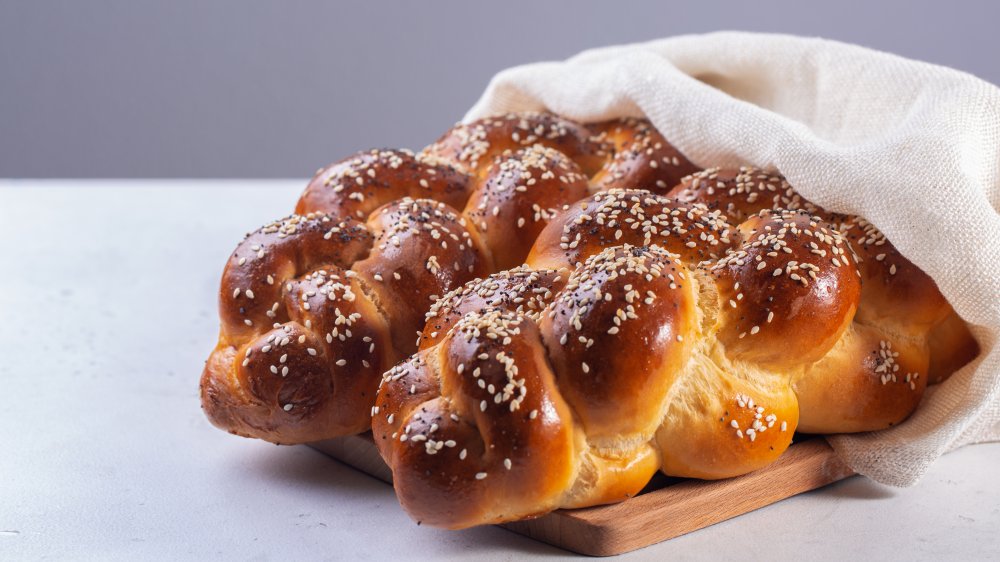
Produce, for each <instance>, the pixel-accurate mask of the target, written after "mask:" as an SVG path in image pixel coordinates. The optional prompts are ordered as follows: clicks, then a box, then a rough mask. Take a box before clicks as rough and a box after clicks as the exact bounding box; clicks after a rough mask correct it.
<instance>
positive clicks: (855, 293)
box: [711, 211, 861, 368]
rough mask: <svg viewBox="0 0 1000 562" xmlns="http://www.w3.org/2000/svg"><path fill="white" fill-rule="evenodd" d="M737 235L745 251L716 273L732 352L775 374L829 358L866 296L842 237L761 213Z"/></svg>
mask: <svg viewBox="0 0 1000 562" xmlns="http://www.w3.org/2000/svg"><path fill="white" fill-rule="evenodd" d="M738 232H739V237H740V238H741V243H740V245H739V247H738V248H735V249H734V251H733V252H732V253H730V254H729V255H727V256H726V257H725V258H723V259H721V260H719V262H718V263H716V264H715V265H714V266H712V268H711V271H712V274H713V276H714V277H715V282H716V285H717V287H718V293H719V301H720V302H721V303H723V304H722V307H721V311H720V314H719V316H720V329H719V332H718V338H719V341H720V342H721V343H722V344H724V345H725V347H726V352H727V353H728V354H729V355H730V357H731V358H734V359H735V358H739V359H741V360H744V361H752V362H754V363H760V364H764V365H768V366H771V367H774V368H781V367H785V366H787V365H790V364H800V363H802V362H809V363H811V362H813V361H816V360H818V359H819V358H820V357H823V356H824V355H826V353H827V352H828V351H829V350H830V348H831V347H832V346H833V344H834V343H835V342H836V341H837V340H838V339H839V338H840V336H841V335H842V334H843V333H844V330H846V329H847V326H848V325H849V324H850V323H851V321H852V319H853V318H854V313H855V311H856V310H857V307H858V301H859V298H860V292H861V283H860V282H859V280H858V270H857V268H856V267H855V264H854V260H853V258H852V257H851V256H850V252H849V248H848V247H847V243H846V242H845V241H844V240H843V238H842V237H841V236H840V233H838V232H837V231H836V230H833V229H832V228H830V226H829V225H827V224H826V223H825V222H823V221H821V220H820V219H819V218H818V217H812V216H810V215H808V214H807V213H805V212H803V211H775V212H772V211H762V212H761V213H760V214H758V215H754V216H752V217H749V218H748V219H747V220H746V221H745V222H743V223H742V224H741V225H740V226H739V229H738ZM789 349H794V350H796V351H795V353H794V354H791V353H789Z"/></svg>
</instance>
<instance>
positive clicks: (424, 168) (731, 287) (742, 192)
mask: <svg viewBox="0 0 1000 562" xmlns="http://www.w3.org/2000/svg"><path fill="white" fill-rule="evenodd" d="M636 188H642V189H636ZM296 212H297V213H298V214H297V215H293V216H292V217H289V218H287V219H284V220H282V221H279V222H277V223H275V224H272V225H268V226H266V227H264V228H262V229H261V230H260V231H257V232H256V233H254V234H251V235H249V236H248V238H246V239H245V240H244V241H243V242H242V243H241V244H240V245H239V246H238V247H237V249H236V251H235V252H234V254H233V256H232V257H231V258H230V262H229V264H228V265H227V267H226V271H225V273H224V275H223V282H222V286H221V289H220V309H221V311H220V316H221V319H222V328H221V330H220V337H219V343H218V345H217V347H216V349H215V351H214V352H213V353H212V355H211V356H210V358H209V361H208V362H207V364H206V368H205V371H204V373H203V376H202V399H203V406H204V409H205V411H206V413H207V414H208V416H209V418H210V419H211V420H212V421H213V423H215V424H216V425H218V426H220V427H222V428H224V429H227V430H229V431H231V432H233V433H237V434H240V435H245V436H251V437H259V438H263V439H267V440H270V441H273V442H278V443H299V442H308V441H314V440H319V439H326V438H331V437H336V436H338V435H345V434H351V433H357V432H361V431H364V430H366V429H368V428H369V427H371V429H372V430H373V434H374V437H375V441H376V443H377V445H378V447H379V450H380V452H381V453H382V455H383V457H384V458H385V460H386V462H387V463H388V464H389V466H390V468H391V469H392V470H393V474H394V479H395V483H396V489H397V492H398V493H399V496H400V499H401V501H402V502H403V505H404V507H406V509H407V510H408V511H409V512H410V513H411V514H413V515H414V517H416V518H417V519H418V520H422V521H424V522H427V523H431V524H434V525H438V526H444V527H465V526H469V525H475V524H482V523H489V522H499V521H508V520H512V519H517V518H521V517H528V516H532V515H538V514H542V513H545V512H547V511H550V510H552V509H556V508H558V507H580V506H588V505H595V504H599V503H606V502H613V501H620V500H622V499H624V498H626V497H629V496H631V495H634V494H636V493H638V491H639V490H641V489H642V487H643V486H644V485H645V484H646V483H647V482H648V481H649V478H650V477H651V476H652V475H653V474H654V473H655V472H656V471H657V470H662V471H663V472H665V473H667V474H668V475H675V476H687V477H698V478H723V477H727V476H733V475H737V474H743V473H745V472H748V471H751V470H754V469H756V468H759V467H762V466H765V465H766V464H768V463H770V462H772V461H773V460H774V459H775V458H777V457H778V456H779V455H780V454H781V453H782V451H784V450H785V449H786V448H787V447H788V445H789V443H790V442H791V438H792V434H793V433H794V432H795V431H796V430H800V431H810V432H843V431H866V430H873V429H879V428H884V427H887V426H889V425H891V424H894V423H898V422H899V421H901V420H903V419H905V418H906V416H908V415H909V414H910V413H911V412H912V411H913V409H914V408H915V407H916V405H917V403H918V402H919V400H920V397H921V396H922V393H923V390H924V388H925V386H926V385H927V384H928V383H930V382H933V381H936V380H942V379H943V378H945V377H947V376H948V375H949V374H950V373H951V372H952V371H954V370H956V369H958V368H959V367H961V366H962V365H964V364H965V363H966V362H967V361H969V360H971V359H972V358H973V357H975V355H976V354H977V353H978V347H977V345H976V343H975V340H974V339H973V338H972V337H971V334H970V333H969V331H968V327H967V326H966V325H965V323H964V322H962V320H961V319H960V318H959V317H958V316H957V315H955V313H954V311H953V310H952V309H951V307H950V306H949V305H948V304H947V302H946V301H945V300H944V298H943V297H942V296H941V295H940V293H939V292H938V290H937V287H936V286H935V285H934V283H933V281H932V280H930V278H929V277H927V276H926V275H924V274H923V273H922V272H920V271H919V269H918V268H916V267H915V266H914V265H913V264H911V263H910V262H908V261H906V260H905V258H903V257H902V256H900V255H899V253H898V252H897V251H896V250H895V249H893V248H892V246H891V244H889V242H888V241H887V240H885V238H884V237H883V236H882V235H881V233H879V232H878V230H877V229H875V228H874V227H873V226H872V225H870V224H868V223H867V222H865V221H863V220H862V219H860V218H858V217H852V216H846V215H838V214H833V213H828V212H826V211H824V210H823V209H820V208H818V207H816V206H815V205H813V204H812V203H810V202H808V201H806V200H805V199H803V198H802V197H801V196H800V195H798V194H797V193H796V192H795V191H794V189H793V188H792V187H791V186H790V185H789V184H788V182H787V181H786V180H785V179H784V178H782V177H781V176H780V175H777V174H773V173H769V172H764V171H760V170H756V169H753V168H740V169H733V170H719V169H710V170H705V171H699V170H698V168H697V167H696V166H694V165H693V164H692V163H691V162H690V161H688V160H687V159H686V158H684V156H683V155H682V154H680V153H679V152H678V151H677V150H676V149H674V148H673V147H672V146H671V145H670V144H669V143H668V142H667V141H666V139H664V138H663V137H662V136H661V135H660V134H659V133H658V132H657V131H656V130H655V129H654V128H653V127H651V126H650V125H649V123H648V122H645V121H642V120H635V119H619V120H614V121H610V122H606V123H598V124H592V125H583V124H579V123H574V122H571V121H568V120H565V119H562V118H560V117H557V116H554V115H551V114H512V115H505V116H498V117H491V118H487V119H484V120H481V121H477V122H473V123H469V124H462V125H457V126H456V127H454V128H453V129H452V130H450V131H449V132H448V133H446V134H445V135H444V136H442V137H441V138H440V139H439V140H438V141H437V142H435V143H434V144H432V145H431V146H429V147H427V148H426V149H424V151H422V152H420V153H417V154H414V153H411V152H408V151H405V150H374V151H369V152H363V153H359V154H357V155H354V156H352V157H349V158H347V159H345V160H343V161H340V162H338V163H335V164H332V165H330V166H328V167H326V168H322V169H321V170H320V171H319V172H317V175H316V176H315V177H314V178H313V179H312V181H310V183H309V185H308V187H307V188H306V191H305V192H304V193H303V195H302V197H301V198H300V200H299V202H298V204H297V206H296ZM522 264H524V265H522ZM515 266H516V267H515ZM425 312H426V316H425ZM421 328H422V329H421ZM418 333H419V339H418V338H417V337H416V336H417V335H418ZM394 365H395V366H394Z"/></svg>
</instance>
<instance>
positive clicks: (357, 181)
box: [295, 150, 469, 220]
mask: <svg viewBox="0 0 1000 562" xmlns="http://www.w3.org/2000/svg"><path fill="white" fill-rule="evenodd" d="M468 188H469V178H468V176H466V175H465V174H464V173H462V172H459V171H458V170H457V169H455V167H454V166H451V165H449V164H448V163H447V162H445V161H443V160H439V159H435V158H430V157H426V156H424V155H414V154H413V153H412V152H410V151H409V150H369V151H367V152H359V153H357V154H355V155H353V156H350V157H348V158H345V159H343V160H341V161H340V162H335V163H333V164H330V165H329V166H326V167H325V168H320V169H319V170H318V171H317V172H316V175H315V176H314V177H313V179H312V180H311V181H310V182H309V184H308V185H307V186H306V189H305V191H304V192H303V193H302V196H301V197H300V198H299V201H298V203H297V204H296V206H295V212H296V213H299V214H306V213H314V212H319V213H325V214H327V215H330V216H334V217H352V218H356V219H359V220H365V219H366V218H367V217H368V215H369V214H371V213H372V212H373V211H374V210H375V209H377V208H379V207H381V206H382V205H385V204H387V203H391V202H393V201H396V200H398V199H402V198H404V197H409V198H411V199H420V198H433V199H436V200H438V201H441V202H442V203H445V204H447V205H451V206H452V207H454V208H456V209H460V208H462V206H464V205H465V200H466V199H467V198H468V196H469V194H468Z"/></svg>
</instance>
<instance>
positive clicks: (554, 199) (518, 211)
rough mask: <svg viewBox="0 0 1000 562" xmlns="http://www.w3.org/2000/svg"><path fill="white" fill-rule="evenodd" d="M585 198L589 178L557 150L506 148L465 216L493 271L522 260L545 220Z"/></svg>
mask: <svg viewBox="0 0 1000 562" xmlns="http://www.w3.org/2000/svg"><path fill="white" fill-rule="evenodd" d="M586 196H587V176H585V175H583V173H582V172H581V171H580V167H579V166H577V165H576V163H574V162H573V161H572V160H570V159H569V158H567V157H566V156H564V155H563V154H562V153H560V152H559V151H557V150H554V149H551V148H546V147H544V146H542V145H540V144H536V145H532V146H529V147H527V148H522V149H520V150H518V151H516V152H504V153H503V154H501V155H500V156H498V157H497V159H496V160H495V161H494V163H493V165H492V166H490V167H489V168H487V171H486V177H485V181H483V182H482V183H481V184H479V186H478V187H477V188H476V190H475V191H474V192H473V193H472V197H471V198H470V199H469V203H468V206H467V207H466V209H465V216H466V217H468V218H469V221H470V223H471V225H472V226H473V227H474V228H475V229H476V230H478V232H479V235H480V236H481V237H482V238H483V240H484V241H485V243H486V245H487V247H488V248H489V250H490V254H491V255H492V256H493V263H494V266H495V268H496V269H500V270H503V269H510V268H512V267H516V266H518V265H521V264H523V263H524V258H525V257H527V255H528V250H529V249H531V245H532V244H534V242H535V238H537V237H538V233H539V232H541V231H542V229H543V228H545V225H546V224H548V222H549V219H550V218H551V217H553V216H555V215H556V213H557V212H558V211H559V210H561V209H562V208H563V207H564V206H566V205H568V204H570V203H573V202H575V201H579V200H580V199H583V198H584V197H586Z"/></svg>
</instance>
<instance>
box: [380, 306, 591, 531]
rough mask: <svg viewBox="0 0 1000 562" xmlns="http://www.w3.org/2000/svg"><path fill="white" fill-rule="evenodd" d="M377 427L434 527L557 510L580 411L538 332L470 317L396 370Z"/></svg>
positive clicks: (514, 322)
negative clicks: (572, 406)
mask: <svg viewBox="0 0 1000 562" xmlns="http://www.w3.org/2000/svg"><path fill="white" fill-rule="evenodd" d="M372 431H373V433H374V435H375V443H376V444H377V446H378V448H379V451H380V452H381V453H382V456H383V458H384V459H386V462H387V463H388V464H389V466H390V467H391V468H393V469H394V473H393V474H394V485H395V487H396V493H397V495H398V496H399V498H400V502H401V503H402V504H403V506H404V507H405V508H406V509H407V511H409V512H410V514H411V515H412V516H413V517H415V518H416V519H417V520H419V521H422V522H425V523H429V524H431V525H436V526H441V527H449V528H460V527H466V526H468V525H470V524H483V523H492V522H499V521H506V520H511V519H518V518H522V517H528V516H531V515H535V514H538V513H543V512H546V511H549V510H551V509H554V508H555V507H556V506H557V505H558V500H559V498H560V496H561V495H562V494H563V492H564V490H565V489H566V488H567V486H568V485H569V483H570V482H571V481H572V478H573V476H574V473H575V464H574V462H573V459H574V453H575V449H576V444H575V436H574V431H573V423H572V413H571V412H570V410H569V407H568V406H567V405H566V404H565V402H564V401H563V400H562V399H561V397H560V395H559V392H558V391H557V390H556V388H555V381H554V377H553V375H552V372H551V370H550V369H549V367H548V364H547V362H546V360H545V356H544V353H543V352H542V346H541V342H540V336H539V334H538V329H537V328H536V327H535V325H534V323H533V322H532V321H530V320H528V319H526V318H524V317H519V316H517V315H516V314H515V313H511V312H503V311H491V312H487V313H486V314H478V313H473V314H470V315H467V316H466V317H465V318H463V319H462V320H461V321H460V322H459V323H458V324H457V325H456V326H455V327H454V329H452V331H451V332H450V333H449V335H448V337H446V338H445V339H444V340H443V341H442V343H441V345H439V346H436V347H434V348H431V349H429V350H425V351H423V352H421V353H420V354H418V355H416V356H415V357H414V358H413V359H412V360H411V361H409V362H407V363H403V364H402V365H401V366H400V367H397V368H395V369H393V370H390V371H389V372H387V373H386V374H385V377H384V378H383V381H382V386H381V388H380V391H379V395H378V401H377V402H376V406H375V411H374V415H373V418H372Z"/></svg>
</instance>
